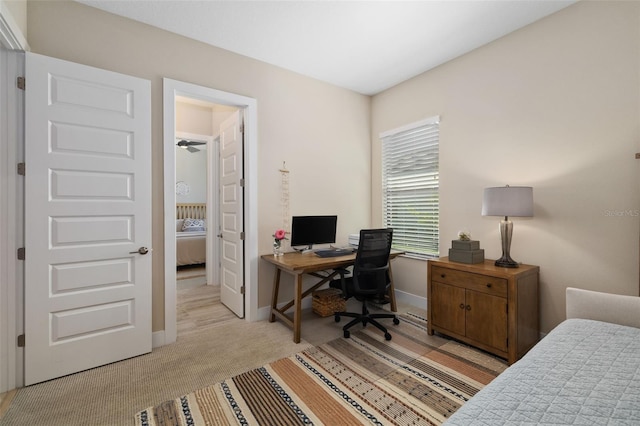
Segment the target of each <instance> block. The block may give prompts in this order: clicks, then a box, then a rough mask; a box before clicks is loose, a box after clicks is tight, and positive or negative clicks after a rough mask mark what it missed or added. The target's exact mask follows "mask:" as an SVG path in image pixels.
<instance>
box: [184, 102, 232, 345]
mask: <svg viewBox="0 0 640 426" xmlns="http://www.w3.org/2000/svg"><path fill="white" fill-rule="evenodd" d="M175 108H176V117H175V126H176V138H175V141H176V149H175V160H176V161H175V174H176V183H175V188H176V189H175V191H176V242H175V244H176V275H177V277H176V294H177V300H176V304H177V306H176V309H177V332H178V339H179V338H180V337H181V336H184V335H187V334H190V333H194V332H198V331H201V330H203V329H206V328H208V327H213V326H216V324H218V323H219V322H221V321H226V320H228V319H231V318H235V317H236V315H235V314H234V312H232V311H231V310H230V309H227V308H226V307H225V306H223V305H222V304H221V298H220V296H221V293H220V289H221V283H222V281H221V276H220V269H221V265H222V262H221V258H220V254H221V247H220V245H221V244H220V242H221V241H222V239H221V238H220V234H221V231H220V213H221V209H220V199H219V198H220V189H219V188H220V155H219V145H220V139H221V133H222V131H223V128H222V127H223V126H222V125H223V123H225V122H227V121H228V120H229V118H230V117H231V116H233V115H234V114H237V113H238V111H239V108H238V107H235V106H228V105H220V104H214V103H211V102H206V101H202V100H198V99H194V98H189V97H185V96H178V97H176V103H175Z"/></svg>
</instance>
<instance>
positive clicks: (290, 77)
mask: <svg viewBox="0 0 640 426" xmlns="http://www.w3.org/2000/svg"><path fill="white" fill-rule="evenodd" d="M27 17H28V21H27V22H28V34H27V39H28V42H29V44H30V46H31V49H32V51H33V52H35V53H40V54H44V55H47V56H52V57H56V58H60V59H65V60H69V61H73V62H77V63H81V64H85V65H91V66H95V67H99V68H103V69H107V70H113V71H117V72H121V73H124V74H129V75H134V76H137V77H141V78H145V79H148V80H150V81H151V85H152V95H151V96H152V99H151V101H152V139H153V140H152V145H153V154H152V155H153V158H152V179H153V225H152V226H153V236H154V239H153V249H154V250H153V253H154V259H153V330H154V331H158V330H162V329H164V307H163V305H164V276H163V264H164V260H165V259H164V258H163V257H164V247H163V238H164V236H163V223H164V222H163V221H164V217H163V191H164V188H163V167H162V161H163V159H162V152H163V141H162V78H163V77H168V78H171V79H174V80H180V81H185V82H189V83H194V84H198V85H202V86H206V87H211V88H214V89H218V90H223V91H226V92H231V93H235V94H239V95H243V96H248V97H252V98H255V99H256V100H257V105H258V157H259V158H258V163H259V165H258V167H259V170H258V175H259V182H258V192H259V197H258V198H259V199H258V205H257V206H251V208H252V209H257V210H258V212H259V213H258V218H259V219H258V228H259V233H260V235H259V252H260V253H268V252H269V251H270V250H271V244H272V239H271V235H272V234H273V231H274V230H275V229H276V228H277V227H280V226H281V224H282V219H281V206H280V173H279V171H278V169H279V168H281V167H282V162H283V161H286V164H287V168H288V169H289V170H290V171H291V214H310V213H314V214H316V213H317V214H324V213H335V214H338V215H339V224H338V235H339V237H341V238H342V237H343V236H344V237H343V241H344V242H346V236H347V234H348V233H349V232H354V230H358V229H360V228H361V227H365V226H368V225H369V223H370V205H371V198H370V185H371V182H370V176H371V170H370V158H371V153H370V139H371V137H370V133H369V129H370V127H371V126H370V98H369V97H367V96H362V95H358V94H355V93H353V92H350V91H348V90H344V89H340V88H337V87H335V86H332V85H329V84H325V83H322V82H319V81H317V80H313V79H310V78H308V77H303V76H301V75H298V74H295V73H292V72H289V71H285V70H283V69H280V68H277V67H274V66H271V65H267V64H265V63H262V62H259V61H255V60H252V59H249V58H247V57H243V56H239V55H236V54H233V53H231V52H228V51H225V50H222V49H218V48H215V47H211V46H207V45H205V44H203V43H199V42H195V41H193V40H189V39H187V38H184V37H181V36H177V35H174V34H171V33H168V32H166V31H162V30H159V29H156V28H152V27H150V26H147V25H143V24H139V23H135V22H133V21H130V20H127V19H124V18H120V17H117V16H115V15H111V14H108V13H105V12H102V11H99V10H97V9H94V8H91V7H88V6H85V5H82V4H79V3H76V2H71V1H61V2H46V1H30V2H29V3H28V8H27ZM185 64H188V66H185ZM172 190H173V188H172ZM256 261H257V260H256ZM272 274H273V270H272V269H271V267H270V266H269V265H265V264H264V263H263V262H261V261H260V262H259V277H258V281H259V294H258V299H259V306H268V304H269V301H270V295H271V285H272Z"/></svg>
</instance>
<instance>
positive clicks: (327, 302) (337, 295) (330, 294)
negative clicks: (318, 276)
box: [311, 288, 347, 317]
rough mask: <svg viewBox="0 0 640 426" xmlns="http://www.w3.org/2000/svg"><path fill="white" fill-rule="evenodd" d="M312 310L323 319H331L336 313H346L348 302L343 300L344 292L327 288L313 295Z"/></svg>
mask: <svg viewBox="0 0 640 426" xmlns="http://www.w3.org/2000/svg"><path fill="white" fill-rule="evenodd" d="M311 299H312V300H311V309H312V310H313V312H314V313H315V314H318V315H320V316H321V317H329V316H331V315H333V313H334V312H344V311H345V310H346V308H347V301H346V300H344V299H343V298H342V290H339V289H337V288H326V289H324V290H316V291H314V292H313V293H311Z"/></svg>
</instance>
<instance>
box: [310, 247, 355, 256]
mask: <svg viewBox="0 0 640 426" xmlns="http://www.w3.org/2000/svg"><path fill="white" fill-rule="evenodd" d="M314 253H315V254H316V256H318V257H338V256H346V255H348V254H351V253H353V250H351V249H322V250H316V251H315V252H314Z"/></svg>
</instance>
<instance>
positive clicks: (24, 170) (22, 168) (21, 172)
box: [18, 163, 27, 176]
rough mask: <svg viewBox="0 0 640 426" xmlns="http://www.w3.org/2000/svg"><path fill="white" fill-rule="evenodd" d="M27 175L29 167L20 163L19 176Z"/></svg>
mask: <svg viewBox="0 0 640 426" xmlns="http://www.w3.org/2000/svg"><path fill="white" fill-rule="evenodd" d="M26 173H27V165H26V164H25V163H18V174H19V175H20V176H24V175H25V174H26Z"/></svg>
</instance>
